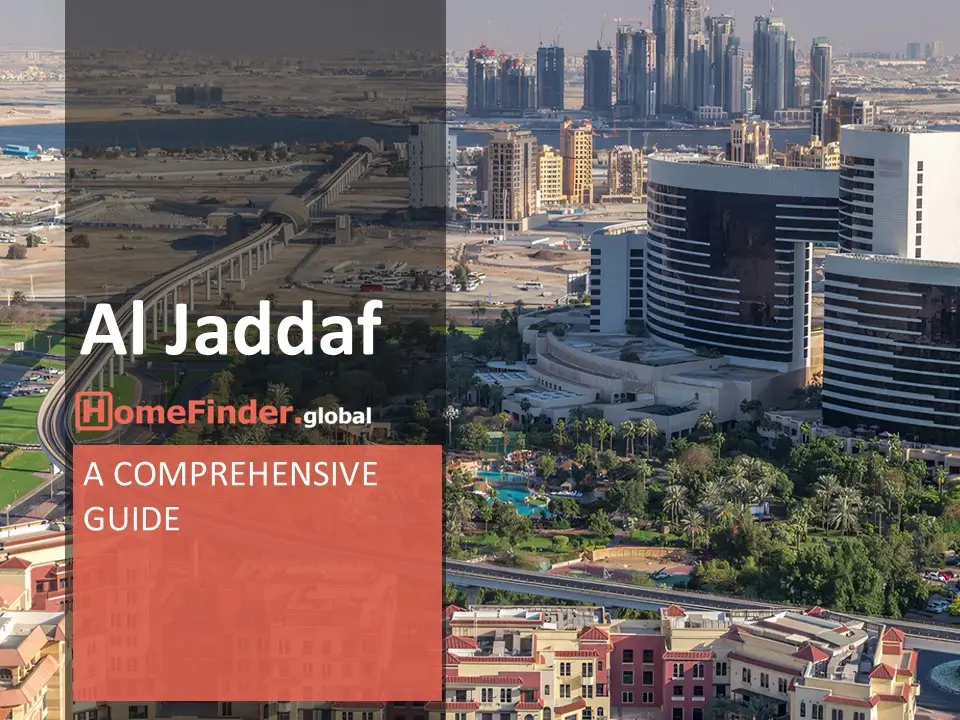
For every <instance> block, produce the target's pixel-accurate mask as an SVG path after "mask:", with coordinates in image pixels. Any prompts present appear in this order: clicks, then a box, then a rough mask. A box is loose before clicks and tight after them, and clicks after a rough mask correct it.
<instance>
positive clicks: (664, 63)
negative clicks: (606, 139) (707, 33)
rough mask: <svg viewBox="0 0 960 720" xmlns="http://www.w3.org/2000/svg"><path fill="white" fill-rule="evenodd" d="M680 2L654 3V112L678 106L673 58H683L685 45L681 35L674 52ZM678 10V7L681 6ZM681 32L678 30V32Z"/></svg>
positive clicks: (680, 83) (679, 96) (663, 1)
mask: <svg viewBox="0 0 960 720" xmlns="http://www.w3.org/2000/svg"><path fill="white" fill-rule="evenodd" d="M680 1H681V0H654V2H653V32H654V34H655V35H656V37H657V51H656V52H657V112H658V113H663V112H670V111H671V110H675V109H677V108H678V107H679V106H680V104H681V95H680V92H679V90H680V87H679V86H680V85H682V82H680V81H679V80H678V77H677V56H678V53H679V56H680V58H681V59H682V58H683V49H682V48H684V47H685V46H686V42H685V37H686V33H683V35H682V38H684V39H681V40H680V45H681V49H680V50H678V49H677V36H678V34H680V33H678V29H677V16H678V12H677V10H678V3H679V2H680ZM681 7H682V6H681ZM681 32H682V31H681Z"/></svg>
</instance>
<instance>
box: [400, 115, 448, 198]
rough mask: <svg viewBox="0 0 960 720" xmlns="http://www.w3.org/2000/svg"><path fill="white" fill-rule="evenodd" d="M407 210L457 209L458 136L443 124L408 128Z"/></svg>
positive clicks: (424, 124) (422, 124) (427, 124)
mask: <svg viewBox="0 0 960 720" xmlns="http://www.w3.org/2000/svg"><path fill="white" fill-rule="evenodd" d="M408 162H409V173H408V177H409V188H410V209H411V210H413V211H422V210H424V209H426V208H432V209H435V210H441V211H443V212H444V214H445V215H448V216H449V215H452V214H453V212H454V211H455V210H456V209H457V138H456V136H455V135H451V134H450V129H449V127H448V126H447V124H446V123H442V122H436V123H420V124H418V125H413V126H411V128H410V142H409V145H408Z"/></svg>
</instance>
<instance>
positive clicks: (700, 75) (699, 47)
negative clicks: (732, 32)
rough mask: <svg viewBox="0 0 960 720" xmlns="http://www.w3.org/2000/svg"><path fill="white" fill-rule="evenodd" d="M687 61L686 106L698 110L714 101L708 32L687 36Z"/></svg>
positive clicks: (688, 108) (685, 80)
mask: <svg viewBox="0 0 960 720" xmlns="http://www.w3.org/2000/svg"><path fill="white" fill-rule="evenodd" d="M685 61H686V66H685V70H686V76H685V78H684V107H685V108H686V109H687V110H690V111H696V110H698V109H699V108H701V107H703V106H705V105H710V104H711V102H712V101H713V88H712V86H711V80H712V74H711V66H710V40H709V38H708V36H707V35H706V34H704V33H702V32H696V33H691V34H690V35H689V36H688V37H687V51H686V57H685Z"/></svg>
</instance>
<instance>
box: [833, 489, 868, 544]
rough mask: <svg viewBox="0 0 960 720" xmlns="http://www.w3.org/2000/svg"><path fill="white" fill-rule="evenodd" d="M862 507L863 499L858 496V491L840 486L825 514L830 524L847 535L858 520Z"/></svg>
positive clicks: (854, 527)
mask: <svg viewBox="0 0 960 720" xmlns="http://www.w3.org/2000/svg"><path fill="white" fill-rule="evenodd" d="M862 507H863V499H862V498H861V497H860V491H858V490H855V489H854V488H846V487H845V488H840V491H839V492H838V493H837V494H836V496H835V497H834V498H833V502H832V503H831V505H830V511H829V513H828V515H827V519H828V521H829V523H830V526H831V527H833V528H835V529H837V530H839V531H840V532H841V533H843V534H844V535H849V534H850V533H851V531H853V530H854V529H856V527H857V524H858V523H859V522H860V509H861V508H862Z"/></svg>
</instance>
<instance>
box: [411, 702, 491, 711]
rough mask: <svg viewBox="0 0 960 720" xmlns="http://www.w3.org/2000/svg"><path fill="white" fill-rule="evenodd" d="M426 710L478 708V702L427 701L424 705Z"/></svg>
mask: <svg viewBox="0 0 960 720" xmlns="http://www.w3.org/2000/svg"><path fill="white" fill-rule="evenodd" d="M424 709H426V710H440V711H441V712H443V711H445V710H479V709H480V703H478V702H428V703H426V704H425V705H424Z"/></svg>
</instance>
